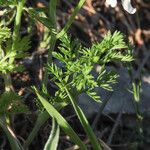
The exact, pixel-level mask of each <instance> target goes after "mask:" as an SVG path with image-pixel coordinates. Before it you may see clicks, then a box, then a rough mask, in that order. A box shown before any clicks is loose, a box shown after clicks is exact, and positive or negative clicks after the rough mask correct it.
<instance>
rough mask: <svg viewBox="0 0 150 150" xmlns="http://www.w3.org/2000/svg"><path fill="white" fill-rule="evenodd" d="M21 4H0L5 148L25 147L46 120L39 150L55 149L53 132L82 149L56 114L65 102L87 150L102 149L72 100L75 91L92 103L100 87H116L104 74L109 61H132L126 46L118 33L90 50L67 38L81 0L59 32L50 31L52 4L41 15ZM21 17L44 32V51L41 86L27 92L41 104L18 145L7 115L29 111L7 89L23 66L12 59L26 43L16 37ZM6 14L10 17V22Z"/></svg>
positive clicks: (52, 0)
mask: <svg viewBox="0 0 150 150" xmlns="http://www.w3.org/2000/svg"><path fill="white" fill-rule="evenodd" d="M25 2H26V1H25V0H20V1H16V0H12V1H9V0H7V1H4V0H3V1H2V0H1V2H0V5H1V6H3V7H6V12H4V16H3V18H2V21H1V23H0V74H1V75H2V76H3V79H4V84H5V91H4V92H2V93H0V94H1V95H0V108H1V110H0V126H1V127H2V129H3V130H4V132H5V133H6V135H7V137H8V139H9V142H10V145H11V148H12V149H13V150H16V149H20V150H21V149H28V147H29V145H30V143H31V142H32V141H33V139H34V137H35V136H36V135H37V133H38V131H39V129H40V127H41V126H42V125H43V124H44V123H45V122H46V120H48V119H49V117H51V118H52V130H51V134H50V136H49V138H48V140H47V142H46V144H45V147H44V149H45V150H47V149H52V150H55V149H57V146H58V141H59V134H60V129H59V128H61V129H62V130H63V131H64V132H65V133H66V134H67V135H69V136H70V139H71V141H72V142H74V143H75V144H77V145H78V146H79V148H80V149H83V150H86V149H87V146H86V145H85V144H84V143H83V141H82V140H81V139H80V137H79V136H78V135H77V134H76V132H75V131H74V130H73V129H72V127H71V126H70V125H69V123H68V122H67V121H66V119H65V118H64V117H63V116H62V115H61V114H60V110H61V109H63V108H64V107H65V106H67V105H69V104H71V105H72V106H73V108H74V111H75V113H76V115H77V117H78V119H79V121H80V123H81V125H82V126H83V129H84V131H85V132H86V134H87V136H88V138H89V140H90V143H91V145H92V147H93V149H94V150H101V149H102V145H101V144H100V142H99V140H98V139H97V137H96V135H95V133H94V132H93V130H92V129H91V127H90V124H89V123H88V120H87V119H86V117H85V115H84V112H83V111H82V109H81V108H80V107H79V105H78V96H79V95H80V94H81V93H86V94H87V95H88V96H89V97H91V98H92V99H93V100H95V101H97V102H101V97H100V96H98V95H97V93H96V92H95V88H97V87H101V88H103V89H106V90H110V91H112V90H113V88H112V84H114V83H116V82H117V78H118V75H117V74H116V73H115V72H114V71H107V69H106V66H107V64H108V63H110V62H113V61H118V62H130V61H132V55H131V50H130V48H129V47H128V46H127V44H126V43H125V42H124V37H123V35H122V34H121V33H120V32H118V31H116V32H114V33H113V34H112V33H111V32H108V34H107V35H106V36H105V37H104V39H103V40H102V41H101V42H97V43H94V44H93V45H92V46H91V47H90V48H86V47H83V46H82V45H81V44H80V42H79V41H78V40H71V37H69V36H68V35H67V31H68V29H69V28H70V26H71V24H72V23H73V21H74V19H75V16H76V15H77V13H78V12H79V10H80V9H81V7H82V6H83V4H84V2H85V0H80V1H79V2H78V4H77V6H76V7H75V9H74V11H73V13H72V15H71V16H70V18H69V20H68V22H67V23H66V26H65V27H64V28H63V29H62V30H61V31H57V27H56V6H57V1H56V0H50V1H49V3H48V9H46V11H45V10H44V9H35V8H27V7H26V6H25ZM8 12H9V13H8ZM23 13H25V14H26V15H27V17H28V18H29V17H30V19H32V20H33V21H34V22H36V21H39V22H41V23H42V24H43V25H44V27H45V28H46V29H45V32H47V33H44V34H45V38H43V41H42V42H43V43H44V44H43V43H42V44H43V45H42V44H41V45H42V46H44V47H46V48H48V59H47V62H46V64H45V72H44V79H43V82H42V83H41V85H42V88H41V89H39V88H37V87H35V86H34V88H33V89H34V91H33V92H34V93H35V94H36V95H37V99H38V100H39V101H40V102H41V103H40V104H39V106H40V109H39V110H38V119H37V122H36V123H35V126H34V128H33V130H32V131H31V133H30V135H29V136H28V138H27V139H26V140H25V142H24V143H23V146H22V145H21V143H20V142H19V140H18V139H17V137H16V136H15V133H13V130H12V129H11V128H10V125H11V119H10V116H11V115H13V114H15V113H25V112H27V111H29V110H28V109H27V107H26V106H25V105H24V104H23V103H22V101H21V97H20V96H19V95H18V94H17V93H16V92H15V90H14V89H13V86H12V82H11V73H13V72H14V71H15V72H18V71H23V66H21V65H19V66H18V65H17V64H16V60H17V59H20V58H23V57H25V56H26V55H27V50H28V49H29V48H30V43H31V40H30V36H22V35H21V34H20V27H21V17H22V15H23ZM8 16H9V17H10V18H11V19H10V20H9V19H8V18H9V17H8ZM13 21H14V25H13V29H11V28H8V27H7V26H8V25H10V24H12V23H13ZM57 40H59V41H60V45H59V46H58V49H59V52H56V51H55V46H56V41H57ZM53 58H54V59H57V60H58V61H60V62H61V64H62V66H61V67H58V66H57V64H55V63H54V61H53V60H54V59H53ZM95 65H99V66H100V67H101V69H100V71H99V72H98V73H97V76H96V77H95V76H94V75H93V73H92V71H93V70H94V67H95ZM48 80H51V81H52V82H54V84H55V85H56V86H57V91H55V95H50V94H49V91H48V88H47V83H48Z"/></svg>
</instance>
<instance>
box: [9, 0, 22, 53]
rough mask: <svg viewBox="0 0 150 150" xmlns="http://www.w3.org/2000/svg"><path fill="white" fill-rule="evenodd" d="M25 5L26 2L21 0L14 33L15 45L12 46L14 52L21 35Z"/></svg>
mask: <svg viewBox="0 0 150 150" xmlns="http://www.w3.org/2000/svg"><path fill="white" fill-rule="evenodd" d="M24 4H25V0H20V1H19V2H18V5H17V12H16V17H15V23H14V31H13V45H12V50H14V51H15V45H16V44H17V43H16V42H17V40H18V38H19V35H20V34H19V30H20V25H21V16H22V11H23V7H24Z"/></svg>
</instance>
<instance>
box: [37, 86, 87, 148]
mask: <svg viewBox="0 0 150 150" xmlns="http://www.w3.org/2000/svg"><path fill="white" fill-rule="evenodd" d="M35 92H36V94H37V96H38V98H39V100H40V101H41V103H42V104H43V106H44V108H45V109H46V110H47V112H48V113H49V115H50V116H51V117H54V118H55V119H56V121H57V123H58V125H59V126H60V127H61V128H62V130H63V131H64V132H65V133H66V134H67V135H69V136H70V139H71V141H72V142H74V143H75V144H77V145H78V146H79V147H80V148H81V149H82V150H87V148H86V146H85V145H84V144H83V142H82V141H81V139H80V138H79V137H78V135H77V134H76V133H75V132H74V130H73V129H72V128H71V126H70V125H69V124H68V122H67V121H66V120H65V119H64V117H63V116H62V115H61V114H60V113H59V112H58V111H57V110H56V109H55V108H54V107H53V106H52V105H51V104H50V103H49V102H48V101H47V100H45V99H44V98H43V97H42V96H41V95H40V94H39V93H38V91H37V90H36V89H35Z"/></svg>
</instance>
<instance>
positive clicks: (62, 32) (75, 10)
mask: <svg viewBox="0 0 150 150" xmlns="http://www.w3.org/2000/svg"><path fill="white" fill-rule="evenodd" d="M85 1H86V0H80V1H79V3H78V5H77V6H76V8H75V9H74V11H73V13H72V15H71V16H70V18H69V20H68V22H67V24H66V25H65V27H64V28H63V29H62V30H61V31H60V32H59V33H58V34H57V36H56V37H57V39H59V38H60V37H61V36H63V35H64V34H65V33H66V32H67V31H68V29H69V28H70V26H71V24H72V23H73V21H74V19H75V17H76V15H77V13H78V12H79V10H80V9H81V7H82V6H83V4H84V3H85Z"/></svg>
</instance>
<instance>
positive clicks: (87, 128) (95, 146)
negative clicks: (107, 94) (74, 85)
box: [65, 86, 102, 150]
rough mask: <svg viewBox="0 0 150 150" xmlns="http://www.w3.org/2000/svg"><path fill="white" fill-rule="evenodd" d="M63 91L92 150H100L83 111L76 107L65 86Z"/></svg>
mask: <svg viewBox="0 0 150 150" xmlns="http://www.w3.org/2000/svg"><path fill="white" fill-rule="evenodd" d="M65 91H66V93H67V95H68V97H69V99H70V102H71V104H72V105H73V108H74V110H75V112H76V114H77V116H78V118H79V120H80V122H81V124H82V126H83V128H84V130H85V132H86V134H87V136H88V137H89V139H90V142H91V144H92V146H93V149H94V150H102V148H101V146H100V143H99V142H98V140H97V138H96V136H95V134H94V132H93V131H92V129H91V127H90V125H89V122H88V120H87V119H86V117H85V115H84V113H83V111H82V110H81V108H80V107H79V106H78V104H77V102H76V101H75V99H74V98H73V97H72V95H71V93H70V92H69V90H68V89H67V87H66V86H65Z"/></svg>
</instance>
